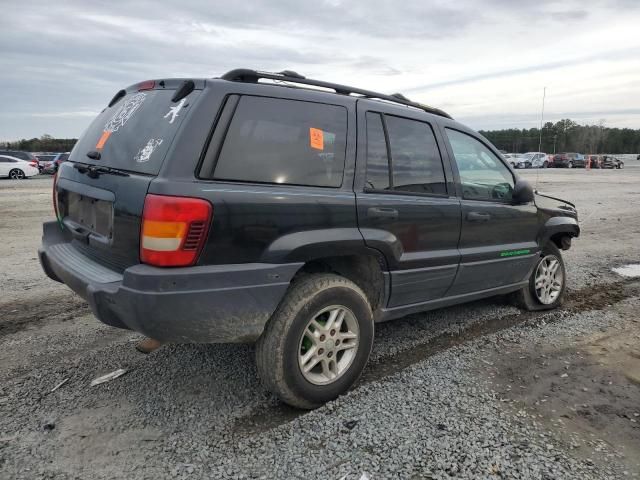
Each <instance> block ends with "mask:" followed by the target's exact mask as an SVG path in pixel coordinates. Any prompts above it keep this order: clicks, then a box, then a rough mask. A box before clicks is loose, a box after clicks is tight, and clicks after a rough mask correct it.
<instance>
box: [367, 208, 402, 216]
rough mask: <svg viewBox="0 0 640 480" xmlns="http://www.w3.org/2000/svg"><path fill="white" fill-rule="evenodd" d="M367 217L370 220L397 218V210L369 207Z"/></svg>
mask: <svg viewBox="0 0 640 480" xmlns="http://www.w3.org/2000/svg"><path fill="white" fill-rule="evenodd" d="M367 216H368V217H372V218H398V210H396V209H395V208H379V207H371V208H369V209H368V210H367Z"/></svg>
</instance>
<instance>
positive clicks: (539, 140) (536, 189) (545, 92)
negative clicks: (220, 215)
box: [534, 87, 547, 191]
mask: <svg viewBox="0 0 640 480" xmlns="http://www.w3.org/2000/svg"><path fill="white" fill-rule="evenodd" d="M546 96H547V87H544V89H543V90H542V110H541V112H540V138H539V139H538V152H541V151H542V122H543V121H544V100H545V98H546ZM543 162H544V160H543ZM539 178H540V167H538V168H536V188H535V189H534V190H535V191H538V179H539Z"/></svg>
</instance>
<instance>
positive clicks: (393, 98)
mask: <svg viewBox="0 0 640 480" xmlns="http://www.w3.org/2000/svg"><path fill="white" fill-rule="evenodd" d="M220 78H222V79H223V80H228V81H231V82H245V83H257V82H258V80H259V79H261V78H264V79H269V80H279V81H283V82H291V83H298V84H302V85H311V86H314V87H321V88H328V89H330V90H333V91H334V92H336V93H339V94H341V95H352V94H355V95H361V96H363V97H366V98H373V99H379V100H386V101H388V102H393V103H399V104H401V105H406V106H408V107H414V108H419V109H420V110H424V111H425V112H428V113H432V114H434V115H439V116H441V117H446V118H451V116H450V115H449V114H448V113H446V112H444V111H443V110H440V109H439V108H435V107H430V106H428V105H424V104H422V103H417V102H412V101H411V100H409V99H408V98H407V97H405V96H404V95H402V94H401V93H394V94H392V95H386V94H384V93H379V92H374V91H371V90H364V89H362V88H355V87H349V86H347V85H340V84H337V83H331V82H324V81H322V80H313V79H310V78H306V77H304V76H302V75H300V74H299V73H296V72H293V71H291V70H284V71H282V72H275V73H274V72H260V71H257V70H251V69H248V68H237V69H235V70H231V71H229V72H227V73H225V74H224V75H222V77H220Z"/></svg>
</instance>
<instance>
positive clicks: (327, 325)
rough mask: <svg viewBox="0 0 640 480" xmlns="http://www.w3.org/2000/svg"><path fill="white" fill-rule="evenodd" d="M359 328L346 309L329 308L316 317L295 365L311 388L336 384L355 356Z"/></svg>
mask: <svg viewBox="0 0 640 480" xmlns="http://www.w3.org/2000/svg"><path fill="white" fill-rule="evenodd" d="M359 338H360V329H359V327H358V321H357V320H356V317H355V315H354V314H353V312H352V311H351V310H349V309H348V308H347V307H344V306H341V305H332V306H329V307H326V308H324V309H322V310H321V311H320V312H318V313H317V314H315V315H314V316H313V317H312V318H311V320H310V321H309V323H307V326H306V327H305V329H304V332H303V333H302V338H301V339H300V344H299V345H298V366H299V367H300V371H301V372H302V375H303V376H304V378H305V379H306V380H307V381H309V382H310V383H313V384H314V385H327V384H330V383H333V382H335V381H336V380H337V379H338V378H340V377H341V376H342V375H343V374H344V373H345V372H346V371H347V370H348V369H349V367H350V366H351V364H352V363H353V360H354V359H355V357H356V353H357V350H358V342H359Z"/></svg>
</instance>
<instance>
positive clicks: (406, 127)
mask: <svg viewBox="0 0 640 480" xmlns="http://www.w3.org/2000/svg"><path fill="white" fill-rule="evenodd" d="M385 121H386V122H387V132H388V134H389V146H390V147H391V163H392V165H393V189H394V190H400V191H404V192H412V193H430V194H436V195H446V193H447V187H446V182H445V179H444V168H443V166H442V159H441V158H440V151H439V150H438V145H437V144H436V139H435V136H434V134H433V130H431V126H430V125H429V124H427V123H423V122H417V121H415V120H409V119H406V118H400V117H392V116H389V115H385Z"/></svg>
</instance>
